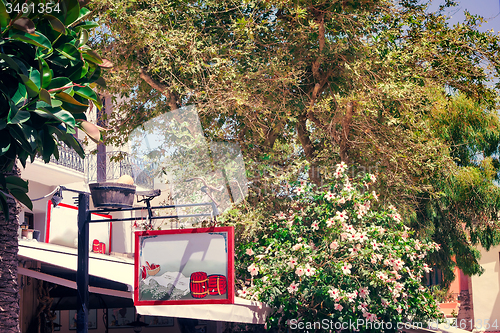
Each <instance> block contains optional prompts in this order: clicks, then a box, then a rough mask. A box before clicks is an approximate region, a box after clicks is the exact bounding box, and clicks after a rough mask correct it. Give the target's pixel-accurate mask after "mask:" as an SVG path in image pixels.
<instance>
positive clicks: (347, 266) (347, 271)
mask: <svg viewBox="0 0 500 333" xmlns="http://www.w3.org/2000/svg"><path fill="white" fill-rule="evenodd" d="M351 268H352V265H351V264H349V263H346V262H344V265H342V273H344V274H346V275H347V274H351Z"/></svg>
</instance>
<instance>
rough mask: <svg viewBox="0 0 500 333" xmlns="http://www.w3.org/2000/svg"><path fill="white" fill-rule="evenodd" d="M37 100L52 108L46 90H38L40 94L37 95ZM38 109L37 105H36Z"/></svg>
mask: <svg viewBox="0 0 500 333" xmlns="http://www.w3.org/2000/svg"><path fill="white" fill-rule="evenodd" d="M39 98H40V100H42V101H43V102H45V103H47V105H48V106H52V104H51V98H50V94H49V92H48V91H47V90H45V89H43V88H42V89H40V94H39ZM37 107H38V105H37Z"/></svg>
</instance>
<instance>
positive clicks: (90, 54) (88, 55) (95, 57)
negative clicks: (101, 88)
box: [83, 50, 102, 65]
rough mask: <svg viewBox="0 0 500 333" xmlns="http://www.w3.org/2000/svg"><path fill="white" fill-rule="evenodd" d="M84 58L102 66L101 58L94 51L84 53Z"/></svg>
mask: <svg viewBox="0 0 500 333" xmlns="http://www.w3.org/2000/svg"><path fill="white" fill-rule="evenodd" d="M83 58H85V59H86V60H88V61H91V62H93V63H95V64H98V65H99V64H102V58H101V56H100V55H99V54H98V53H97V52H96V51H94V50H87V51H85V52H83Z"/></svg>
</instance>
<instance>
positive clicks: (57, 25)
mask: <svg viewBox="0 0 500 333" xmlns="http://www.w3.org/2000/svg"><path fill="white" fill-rule="evenodd" d="M43 17H45V18H46V19H47V20H48V21H49V23H50V25H51V27H52V29H54V30H55V31H57V32H59V33H60V34H63V35H66V27H65V26H64V24H63V23H62V22H61V21H60V20H59V19H58V18H57V17H55V16H53V15H49V14H46V15H44V16H43Z"/></svg>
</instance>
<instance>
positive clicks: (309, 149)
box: [297, 115, 321, 185]
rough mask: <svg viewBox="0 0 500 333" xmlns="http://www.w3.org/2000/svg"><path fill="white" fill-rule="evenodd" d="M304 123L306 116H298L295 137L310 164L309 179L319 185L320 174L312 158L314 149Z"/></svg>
mask: <svg viewBox="0 0 500 333" xmlns="http://www.w3.org/2000/svg"><path fill="white" fill-rule="evenodd" d="M306 122H307V116H306V115H300V116H299V122H298V123H297V136H298V137H299V141H300V143H301V145H302V148H303V149H304V154H306V158H307V160H308V161H309V163H310V164H311V167H310V168H309V179H310V180H311V181H312V182H313V183H315V184H317V185H319V184H320V182H321V177H320V173H319V172H318V171H319V170H318V166H317V164H316V163H315V162H314V157H315V155H316V154H315V149H314V145H313V143H312V141H311V139H310V138H309V133H308V132H307V128H306Z"/></svg>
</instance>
